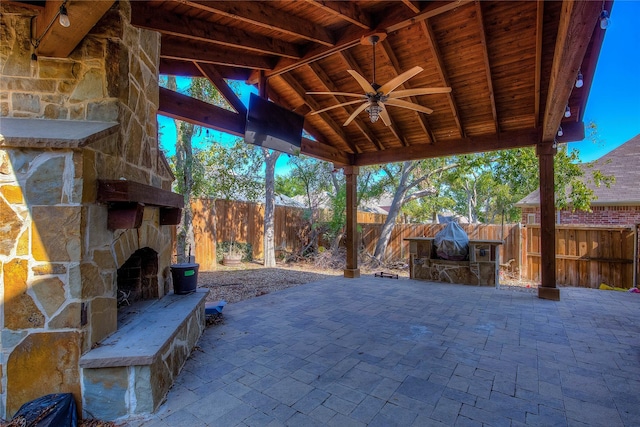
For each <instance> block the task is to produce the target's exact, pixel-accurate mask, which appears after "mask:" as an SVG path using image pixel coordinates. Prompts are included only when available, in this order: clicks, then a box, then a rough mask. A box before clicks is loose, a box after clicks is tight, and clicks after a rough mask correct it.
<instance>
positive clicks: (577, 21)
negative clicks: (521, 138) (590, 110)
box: [542, 1, 602, 142]
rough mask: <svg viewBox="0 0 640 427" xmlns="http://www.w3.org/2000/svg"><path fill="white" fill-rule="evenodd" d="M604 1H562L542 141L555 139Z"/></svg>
mask: <svg viewBox="0 0 640 427" xmlns="http://www.w3.org/2000/svg"><path fill="white" fill-rule="evenodd" d="M601 8H602V4H601V3H599V2H590V1H585V2H580V1H577V2H563V3H562V12H561V14H560V25H559V27H558V35H557V40H556V45H555V53H554V56H553V64H552V66H551V79H550V82H549V93H550V94H553V96H547V103H546V106H545V109H544V117H543V122H542V141H543V142H551V141H553V140H554V139H555V137H556V133H557V131H558V127H559V126H560V122H561V120H562V117H563V115H564V109H565V106H566V105H567V101H568V99H569V95H570V94H571V90H572V89H573V87H574V83H575V77H576V71H577V70H578V68H580V64H581V62H582V59H583V58H584V55H585V52H586V50H587V46H588V44H589V41H590V39H591V36H592V35H593V30H594V28H595V27H596V25H597V22H598V16H599V15H600V11H601Z"/></svg>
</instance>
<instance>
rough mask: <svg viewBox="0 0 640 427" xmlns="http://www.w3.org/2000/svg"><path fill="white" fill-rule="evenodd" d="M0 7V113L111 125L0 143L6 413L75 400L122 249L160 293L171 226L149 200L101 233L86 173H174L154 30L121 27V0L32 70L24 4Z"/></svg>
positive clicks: (0, 381)
mask: <svg viewBox="0 0 640 427" xmlns="http://www.w3.org/2000/svg"><path fill="white" fill-rule="evenodd" d="M69 7H73V4H72V3H71V5H70V6H69ZM0 12H2V13H1V16H0V36H1V37H2V43H0V71H1V73H0V115H1V116H2V117H14V118H30V119H42V120H70V121H103V122H104V121H106V122H117V123H118V124H119V126H118V129H117V131H116V132H115V133H112V134H110V135H108V136H106V137H104V138H102V139H99V140H97V141H92V143H91V144H90V145H88V146H83V144H82V141H80V142H79V143H78V144H77V146H75V147H71V148H59V147H56V146H54V145H51V146H46V145H45V144H41V145H42V146H41V148H37V149H36V148H33V146H37V145H40V144H38V142H37V141H34V142H33V144H30V146H7V145H5V146H4V147H3V148H2V149H0V230H2V232H1V233H0V283H1V284H2V286H1V287H0V298H2V304H1V305H0V326H1V329H2V336H1V342H2V345H1V351H2V359H1V361H0V362H1V363H0V399H1V403H2V404H1V405H0V418H10V417H11V416H12V415H13V414H14V413H15V411H16V410H17V409H18V408H19V407H20V405H22V404H23V403H25V402H26V401H28V400H31V399H33V398H36V397H39V396H41V395H43V394H46V393H55V392H72V393H73V394H74V395H75V397H76V401H77V402H78V404H81V402H82V397H81V386H80V372H79V367H78V360H79V357H80V356H81V355H82V354H83V353H85V352H86V351H88V350H89V349H90V348H91V347H92V345H94V344H95V343H96V342H98V341H100V340H101V339H103V338H104V337H106V336H108V335H109V334H111V333H112V332H114V331H115V330H116V328H117V320H116V317H117V309H116V306H117V303H116V288H117V286H116V270H117V268H118V267H119V266H120V265H121V263H123V262H124V259H126V258H125V257H126V256H127V253H128V252H131V253H132V252H133V251H135V250H137V249H140V248H142V247H151V248H152V249H154V250H155V251H156V252H158V254H159V255H158V256H159V260H158V262H159V265H160V266H161V268H160V271H159V274H158V283H159V285H158V286H159V287H160V292H159V294H160V295H164V294H165V293H166V291H167V290H168V285H169V278H170V274H169V265H170V262H171V239H172V230H171V228H170V227H166V226H160V225H159V218H158V209H157V208H150V207H148V208H146V209H145V213H144V222H143V225H142V227H141V228H140V229H137V230H117V231H110V230H108V229H107V227H106V224H107V207H106V206H104V205H99V204H96V196H97V194H96V192H97V180H98V179H127V180H131V181H136V182H141V183H144V184H148V185H152V186H155V187H160V188H163V189H165V190H168V189H170V186H171V182H172V179H173V177H172V175H171V173H170V170H169V168H168V166H167V164H166V161H165V160H164V157H163V155H162V154H161V152H160V151H159V149H158V142H157V121H156V111H157V108H158V90H157V78H158V60H159V57H158V55H159V35H158V34H156V33H153V32H149V31H144V30H139V29H135V28H133V27H131V25H130V24H129V21H130V20H129V15H130V7H129V4H128V2H126V1H119V2H116V3H115V5H114V7H113V8H112V9H111V10H109V11H108V12H107V14H106V15H105V16H104V17H103V18H102V20H101V21H100V22H98V24H97V25H96V26H95V27H94V28H93V29H92V30H91V32H90V33H89V35H88V36H87V37H86V38H85V39H84V40H83V42H82V43H81V44H80V45H79V46H78V47H77V48H76V49H75V50H74V51H73V52H72V53H71V55H70V56H69V57H68V58H45V57H39V58H38V66H37V69H36V70H33V74H32V69H31V67H30V56H31V52H32V50H31V43H30V41H29V33H30V22H31V17H32V15H33V14H34V12H33V10H30V9H25V8H22V7H20V6H19V5H16V4H7V3H6V2H2V3H0ZM56 137H58V138H61V139H64V137H65V136H64V135H57V136H56ZM67 147H68V145H67Z"/></svg>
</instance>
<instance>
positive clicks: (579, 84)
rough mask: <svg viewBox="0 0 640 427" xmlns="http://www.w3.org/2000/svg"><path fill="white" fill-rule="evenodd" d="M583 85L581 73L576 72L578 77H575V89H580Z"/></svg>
mask: <svg viewBox="0 0 640 427" xmlns="http://www.w3.org/2000/svg"><path fill="white" fill-rule="evenodd" d="M583 85H584V80H583V79H582V72H581V71H580V70H578V77H576V87H578V88H580V87H582V86H583Z"/></svg>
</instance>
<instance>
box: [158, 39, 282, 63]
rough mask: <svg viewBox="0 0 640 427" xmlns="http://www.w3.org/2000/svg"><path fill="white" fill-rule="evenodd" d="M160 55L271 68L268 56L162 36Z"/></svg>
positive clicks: (187, 59) (183, 59) (162, 56)
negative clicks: (184, 41)
mask: <svg viewBox="0 0 640 427" xmlns="http://www.w3.org/2000/svg"><path fill="white" fill-rule="evenodd" d="M160 57H161V58H168V59H179V60H182V61H197V62H205V63H209V64H220V65H235V66H238V67H244V68H251V69H258V70H268V69H271V68H273V61H271V60H270V59H269V58H266V57H263V56H258V55H250V54H247V53H243V54H241V53H239V52H233V51H230V50H225V49H220V48H219V47H217V46H214V45H211V44H209V43H201V42H195V41H194V42H191V43H183V42H181V41H180V40H176V39H167V38H163V40H162V44H161V46H160Z"/></svg>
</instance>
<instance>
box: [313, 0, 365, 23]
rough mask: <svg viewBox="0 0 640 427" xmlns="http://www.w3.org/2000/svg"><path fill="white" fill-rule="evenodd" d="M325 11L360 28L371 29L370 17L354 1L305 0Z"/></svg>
mask: <svg viewBox="0 0 640 427" xmlns="http://www.w3.org/2000/svg"><path fill="white" fill-rule="evenodd" d="M306 1H307V2H308V3H311V4H313V5H315V6H317V7H318V8H320V9H322V10H324V11H325V12H327V13H329V14H331V15H334V16H337V17H339V18H340V19H343V20H345V21H347V22H349V23H351V24H353V25H357V26H358V27H360V28H364V29H372V27H373V23H372V21H371V17H370V16H369V15H367V14H366V13H364V12H363V11H362V10H361V9H360V8H359V7H358V6H357V5H356V4H355V3H353V2H350V1H334V0H330V1H327V0H306Z"/></svg>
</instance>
